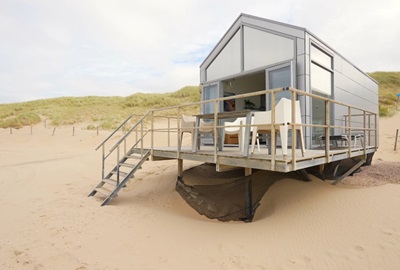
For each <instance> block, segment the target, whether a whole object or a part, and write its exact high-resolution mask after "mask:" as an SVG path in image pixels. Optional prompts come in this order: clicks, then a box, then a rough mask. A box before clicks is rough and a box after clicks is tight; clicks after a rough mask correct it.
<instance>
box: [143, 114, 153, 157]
mask: <svg viewBox="0 0 400 270" xmlns="http://www.w3.org/2000/svg"><path fill="white" fill-rule="evenodd" d="M150 135H151V136H150V137H151V142H150V144H151V147H150V151H151V155H152V156H153V149H154V111H151V134H150ZM142 140H143V136H142Z"/></svg>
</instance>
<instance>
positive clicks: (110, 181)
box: [103, 178, 117, 186]
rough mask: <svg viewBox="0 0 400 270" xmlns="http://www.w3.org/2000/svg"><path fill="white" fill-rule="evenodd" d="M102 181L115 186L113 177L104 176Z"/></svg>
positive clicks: (115, 182)
mask: <svg viewBox="0 0 400 270" xmlns="http://www.w3.org/2000/svg"><path fill="white" fill-rule="evenodd" d="M103 182H104V183H107V184H110V185H112V186H117V181H116V180H114V179H110V178H106V179H103Z"/></svg>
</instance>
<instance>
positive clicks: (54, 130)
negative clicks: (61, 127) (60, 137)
mask: <svg viewBox="0 0 400 270" xmlns="http://www.w3.org/2000/svg"><path fill="white" fill-rule="evenodd" d="M54 132H56V127H54V129H53V135H51V136H54Z"/></svg>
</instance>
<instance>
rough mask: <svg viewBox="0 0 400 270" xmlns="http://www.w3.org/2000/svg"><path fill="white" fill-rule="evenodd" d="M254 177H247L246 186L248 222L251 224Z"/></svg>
mask: <svg viewBox="0 0 400 270" xmlns="http://www.w3.org/2000/svg"><path fill="white" fill-rule="evenodd" d="M252 186H253V177H252V176H251V175H250V176H248V177H247V181H246V184H245V192H246V193H245V200H246V201H245V203H246V210H245V211H246V217H247V219H246V220H245V221H246V222H251V221H252V220H253V188H252Z"/></svg>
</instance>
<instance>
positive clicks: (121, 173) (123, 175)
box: [111, 171, 128, 180]
mask: <svg viewBox="0 0 400 270" xmlns="http://www.w3.org/2000/svg"><path fill="white" fill-rule="evenodd" d="M111 173H112V174H115V175H116V174H118V172H117V171H111ZM127 175H128V173H126V172H122V171H119V176H122V177H126V176H127ZM120 180H122V179H120Z"/></svg>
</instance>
